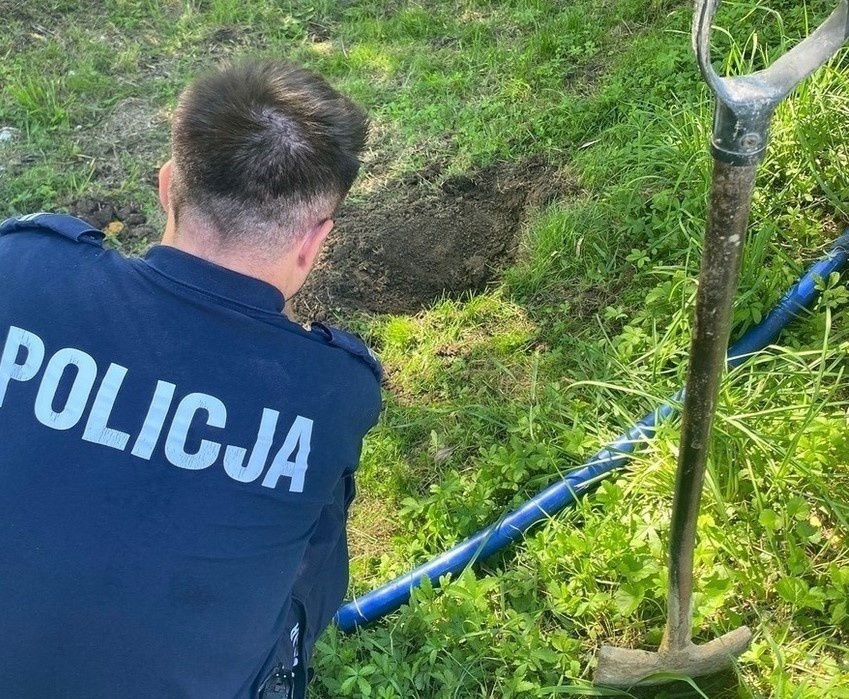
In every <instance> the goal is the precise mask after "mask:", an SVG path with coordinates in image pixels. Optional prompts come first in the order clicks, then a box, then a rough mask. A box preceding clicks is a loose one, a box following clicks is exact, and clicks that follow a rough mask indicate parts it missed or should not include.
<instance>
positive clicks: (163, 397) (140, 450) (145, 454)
mask: <svg viewBox="0 0 849 699" xmlns="http://www.w3.org/2000/svg"><path fill="white" fill-rule="evenodd" d="M176 390H177V387H176V386H175V385H174V384H173V383H168V382H167V381H157V382H156V391H154V393H153V399H152V400H151V401H150V407H149V408H148V409H147V416H146V417H145V419H144V424H143V425H142V428H141V432H139V436H138V438H137V439H136V443H135V444H134V445H133V451H132V452H131V453H132V455H133V456H138V457H139V458H142V459H150V457H151V456H152V455H153V450H154V449H155V448H156V443H157V442H158V441H159V435H160V434H162V427H163V426H164V425H165V418H166V417H167V416H168V410H169V409H170V408H171V401H172V400H174V391H176Z"/></svg>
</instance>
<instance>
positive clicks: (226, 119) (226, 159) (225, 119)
mask: <svg viewBox="0 0 849 699" xmlns="http://www.w3.org/2000/svg"><path fill="white" fill-rule="evenodd" d="M367 131H368V119H367V117H366V114H365V112H364V111H363V110H362V109H361V108H360V107H359V106H357V105H356V104H354V103H353V102H352V101H351V100H349V99H348V98H346V97H344V96H343V95H341V94H340V93H339V92H337V91H336V90H334V89H333V88H332V87H331V86H330V85H329V84H328V83H327V82H326V81H325V80H324V78H322V77H320V76H318V75H316V74H314V73H312V72H310V71H307V70H305V69H303V68H300V67H298V66H296V65H292V64H290V63H285V62H282V61H276V60H270V59H264V60H244V61H241V62H239V63H235V64H233V65H231V66H227V67H224V68H221V69H219V70H217V71H215V72H213V73H209V74H207V75H204V76H202V77H201V78H199V79H197V80H196V81H195V82H193V83H192V84H191V85H189V87H187V88H186V90H185V91H184V92H183V94H182V95H181V97H180V101H179V104H178V107H177V110H176V113H175V116H174V122H173V127H172V151H173V153H172V155H173V172H172V176H171V184H170V188H169V200H170V205H171V208H172V211H173V213H174V217H175V223H176V226H177V229H178V230H180V229H181V228H183V226H182V224H183V223H184V222H186V221H191V222H192V225H193V226H195V227H200V228H202V229H204V230H206V231H207V232H210V233H211V234H212V235H213V236H214V237H216V238H217V239H218V241H217V242H219V243H220V244H221V245H222V246H224V247H239V248H242V249H245V248H247V249H250V250H252V251H254V252H255V254H257V255H261V256H264V257H274V256H276V255H278V254H280V253H281V252H283V251H284V250H285V249H286V248H287V247H288V245H289V244H290V243H292V242H294V240H295V239H296V238H297V236H298V235H299V234H302V233H305V232H307V231H309V230H310V228H311V227H313V226H315V225H316V224H318V223H320V222H321V221H323V220H325V219H327V218H330V217H332V216H333V213H334V211H335V210H336V208H337V207H338V206H339V205H340V204H341V202H342V200H343V199H344V198H345V195H346V194H347V193H348V190H349V189H350V188H351V185H352V184H353V182H354V179H355V178H356V176H357V171H358V170H359V165H360V162H359V155H360V153H361V151H362V149H363V147H364V145H365V139H366V135H367Z"/></svg>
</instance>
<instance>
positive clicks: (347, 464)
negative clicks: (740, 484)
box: [0, 214, 380, 699]
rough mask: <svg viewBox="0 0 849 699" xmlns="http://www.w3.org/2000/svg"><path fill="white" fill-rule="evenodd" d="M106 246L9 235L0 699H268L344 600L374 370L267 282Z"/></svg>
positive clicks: (0, 368)
mask: <svg viewBox="0 0 849 699" xmlns="http://www.w3.org/2000/svg"><path fill="white" fill-rule="evenodd" d="M101 239H102V236H101V234H100V233H99V232H98V231H96V230H93V229H91V228H90V227H89V226H88V225H87V224H85V223H84V222H82V221H79V220H77V219H73V218H70V217H66V216H59V215H52V214H39V215H35V216H30V217H25V218H23V219H12V220H9V221H6V222H5V223H4V224H3V225H2V227H0V637H2V638H0V697H10V698H11V697H14V698H15V699H30V698H32V699H45V698H46V697H64V698H66V699H75V698H80V699H82V698H84V699H107V698H109V699H115V698H117V697H121V699H130V698H138V699H151V698H153V697H157V698H159V699H170V698H174V699H177V698H179V699H183V698H185V699H190V698H197V699H243V698H246V699H247V698H254V697H256V696H258V694H259V693H260V691H261V690H262V685H263V683H265V682H266V681H267V678H268V677H269V676H273V679H274V681H275V682H276V683H277V686H278V689H279V686H280V685H279V682H280V681H281V680H280V678H281V677H282V678H285V677H288V676H291V674H292V670H293V668H294V669H296V670H297V669H298V667H300V668H303V667H304V666H305V665H306V664H307V663H308V661H309V657H308V656H309V652H310V648H311V645H312V643H313V642H314V640H315V636H316V635H317V634H318V633H319V632H320V631H321V630H322V628H324V626H326V624H327V623H329V621H330V619H331V617H332V615H333V613H334V612H335V610H336V608H337V607H338V605H339V603H340V601H341V600H342V596H343V594H344V592H345V587H346V584H347V578H348V568H347V546H346V540H345V529H344V528H345V518H346V513H347V507H348V504H349V503H350V500H351V498H352V497H353V475H352V474H353V473H354V470H355V469H356V468H357V464H358V461H359V457H360V449H361V442H362V438H363V436H364V435H365V433H366V432H367V431H368V430H369V429H370V428H371V427H372V426H373V425H374V424H375V422H376V420H377V417H378V413H379V411H380V387H379V366H378V365H377V363H376V362H375V360H374V359H373V358H372V357H371V356H370V355H369V353H368V352H367V350H366V349H365V347H364V346H363V345H361V344H360V343H359V342H358V341H357V340H356V339H354V338H353V337H352V336H349V335H347V334H345V333H342V332H340V331H337V330H335V329H330V328H326V327H324V326H317V327H314V328H313V330H312V331H308V330H305V329H303V328H302V327H301V326H299V325H297V324H295V323H293V322H291V321H289V320H288V319H287V318H285V317H284V316H283V315H281V311H282V309H283V305H284V299H283V296H282V294H281V293H280V292H279V291H278V290H277V289H275V288H274V287H272V286H270V285H268V284H266V283H264V282H262V281H259V280H257V279H253V278H250V277H246V276H243V275H241V274H238V273H236V272H232V271H229V270H226V269H224V268H222V267H219V266H216V265H213V264H211V263H208V262H206V261H204V260H201V259H199V258H197V257H193V256H191V255H188V254H186V253H184V252H181V251H179V250H177V249H174V248H170V247H166V246H157V247H154V248H153V249H151V250H150V251H149V252H148V253H147V255H145V256H144V257H143V258H141V259H128V258H125V257H123V256H121V255H120V254H119V253H117V252H115V251H111V250H106V249H104V248H103V247H102V245H101Z"/></svg>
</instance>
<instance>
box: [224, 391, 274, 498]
mask: <svg viewBox="0 0 849 699" xmlns="http://www.w3.org/2000/svg"><path fill="white" fill-rule="evenodd" d="M279 417H280V413H278V412H277V411H276V410H271V409H270V408H264V409H263V411H262V421H261V422H260V423H259V434H257V436H256V443H255V444H254V448H253V451H252V452H251V458H250V459H249V460H248V463H247V464H245V455H246V454H247V453H248V450H247V449H243V448H242V447H233V446H230V447H227V449H226V450H225V452H224V470H225V471H227V475H228V476H230V478H233V479H234V480H237V481H239V482H240V483H252V482H253V481H255V480H256V479H257V478H259V475H260V474H261V473H262V470H263V469H264V468H265V462H266V461H267V460H268V452H269V451H271V444H272V442H273V441H274V432H275V431H276V430H277V418H279ZM263 485H265V483H263Z"/></svg>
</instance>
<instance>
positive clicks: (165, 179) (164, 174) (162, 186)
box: [159, 160, 171, 212]
mask: <svg viewBox="0 0 849 699" xmlns="http://www.w3.org/2000/svg"><path fill="white" fill-rule="evenodd" d="M170 185H171V161H170V160H169V161H168V162H167V163H165V165H163V166H162V167H161V168H159V203H160V204H162V208H163V209H164V210H165V211H166V212H167V211H168V204H169V201H170V200H169V198H168V187H169V186H170Z"/></svg>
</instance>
